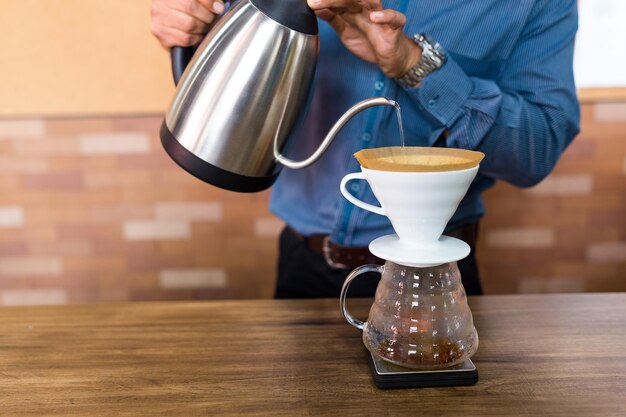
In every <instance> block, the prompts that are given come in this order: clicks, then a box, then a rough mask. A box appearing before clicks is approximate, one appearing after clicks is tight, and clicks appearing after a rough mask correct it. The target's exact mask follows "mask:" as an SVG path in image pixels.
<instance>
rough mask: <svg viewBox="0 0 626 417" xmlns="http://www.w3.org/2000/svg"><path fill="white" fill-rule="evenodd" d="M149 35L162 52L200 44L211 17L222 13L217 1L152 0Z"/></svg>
mask: <svg viewBox="0 0 626 417" xmlns="http://www.w3.org/2000/svg"><path fill="white" fill-rule="evenodd" d="M150 11H151V14H152V25H151V30H152V34H153V35H154V36H156V38H157V39H158V40H159V42H160V43H161V45H162V46H163V47H164V48H165V49H170V48H172V47H174V46H192V45H196V44H198V43H200V41H201V40H202V38H203V37H204V35H205V34H206V33H207V31H208V29H209V25H210V24H211V22H213V20H215V16H216V15H218V14H220V13H222V12H223V11H224V3H223V2H222V1H221V0H152V8H151V10H150Z"/></svg>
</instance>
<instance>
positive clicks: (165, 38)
mask: <svg viewBox="0 0 626 417" xmlns="http://www.w3.org/2000/svg"><path fill="white" fill-rule="evenodd" d="M152 34H153V35H154V36H155V37H156V38H157V39H158V40H159V43H160V44H161V46H163V48H165V49H167V50H169V49H171V48H173V47H175V46H193V45H197V44H199V43H200V41H201V40H202V38H203V37H202V35H195V34H192V33H187V32H183V31H181V30H178V29H175V28H171V27H167V26H161V25H153V26H152Z"/></svg>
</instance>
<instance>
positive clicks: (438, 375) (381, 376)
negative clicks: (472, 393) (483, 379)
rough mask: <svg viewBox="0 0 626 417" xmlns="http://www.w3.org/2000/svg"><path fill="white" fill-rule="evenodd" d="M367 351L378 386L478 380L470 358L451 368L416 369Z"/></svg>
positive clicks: (453, 384)
mask: <svg viewBox="0 0 626 417" xmlns="http://www.w3.org/2000/svg"><path fill="white" fill-rule="evenodd" d="M366 352H367V361H368V362H369V365H370V369H371V371H372V377H373V379H374V385H376V386H377V387H378V388H383V389H385V388H425V387H456V386H464V385H474V384H475V383H477V382H478V370H477V369H476V366H475V365H474V363H473V362H472V361H471V360H470V359H468V360H466V361H465V362H463V363H462V364H460V365H456V366H453V367H451V368H446V369H435V370H416V369H410V368H402V367H400V366H397V365H394V364H392V363H389V362H385V361H383V360H382V359H379V358H378V357H375V356H374V355H373V354H372V353H371V352H369V351H367V350H366Z"/></svg>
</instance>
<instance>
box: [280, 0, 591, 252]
mask: <svg viewBox="0 0 626 417" xmlns="http://www.w3.org/2000/svg"><path fill="white" fill-rule="evenodd" d="M383 3H384V6H385V7H386V8H393V9H396V10H398V11H401V12H403V13H404V14H405V15H406V17H407V24H406V27H405V32H406V33H407V34H408V35H410V36H412V34H415V33H425V34H427V35H429V36H430V37H431V38H433V39H434V40H436V41H437V42H439V43H440V44H441V45H442V46H443V48H444V50H445V52H446V55H447V58H448V59H447V62H446V64H445V65H444V66H443V67H442V68H440V69H438V70H436V71H434V72H432V73H431V74H430V75H428V76H427V77H426V78H425V79H424V80H423V81H422V82H421V84H420V86H419V88H416V89H404V88H402V87H401V86H400V85H399V84H397V83H396V82H395V81H394V80H393V79H389V78H387V77H385V76H384V75H383V74H382V73H381V71H380V69H379V68H378V67H377V66H376V65H373V64H370V63H367V62H365V61H363V60H361V59H359V58H357V57H356V56H354V55H352V54H351V53H350V52H349V51H348V50H347V49H346V48H345V47H344V46H343V45H342V43H341V42H340V41H339V39H338V37H337V35H336V33H335V32H334V31H333V29H332V28H330V26H328V25H327V24H326V23H324V22H320V37H321V39H320V55H319V59H318V67H317V73H316V79H315V84H314V86H313V90H312V97H311V102H310V105H309V108H308V111H307V113H306V118H305V120H304V122H303V124H302V126H301V127H300V128H299V129H298V130H297V131H295V132H294V135H295V137H293V138H292V140H291V142H292V143H293V145H292V146H291V147H290V149H289V150H288V152H287V154H288V156H289V157H291V158H294V159H298V158H300V159H304V158H305V157H307V156H309V155H310V154H312V153H313V151H314V150H315V149H316V147H317V146H318V145H319V144H320V142H321V140H322V139H323V138H324V136H325V135H326V133H327V132H328V130H329V129H330V127H331V126H332V125H333V124H334V123H335V121H336V120H337V119H338V118H339V117H340V116H341V115H342V114H343V113H344V112H345V111H346V110H347V109H348V108H349V107H351V106H352V105H353V104H355V103H356V102H358V101H360V100H363V99H365V98H368V97H372V96H379V95H383V96H386V97H389V98H391V99H393V100H396V101H398V102H399V103H400V105H401V107H402V117H403V125H404V131H405V143H406V145H412V146H447V147H455V148H464V149H473V150H478V151H481V152H483V153H484V154H485V159H484V160H483V162H482V163H481V165H480V171H479V174H478V175H477V177H476V179H475V180H474V182H473V184H472V185H471V187H470V189H469V191H468V192H467V195H466V196H465V198H464V199H463V201H462V202H461V204H460V205H459V208H458V210H457V211H456V213H455V215H454V216H453V218H452V220H451V221H450V223H449V225H448V229H451V228H454V227H457V226H460V225H463V224H466V223H469V222H473V221H476V220H478V219H479V218H480V217H481V216H482V215H483V214H484V211H485V210H484V207H483V202H482V199H481V193H482V192H483V191H484V190H486V189H487V188H489V187H491V186H492V185H493V184H494V182H495V180H497V179H501V180H505V181H508V182H510V183H512V184H515V185H518V186H531V185H533V184H536V183H537V182H539V181H541V179H543V178H544V177H545V176H546V175H547V174H548V173H549V172H550V171H551V170H552V168H553V167H554V165H555V163H556V161H557V159H558V157H559V155H560V154H561V153H562V152H563V150H564V149H565V147H566V146H567V145H568V144H569V143H570V142H571V140H572V139H573V138H574V136H575V135H576V134H577V133H578V130H579V119H580V114H579V105H578V101H577V98H576V91H575V87H574V78H573V70H572V61H573V47H574V37H575V33H576V30H577V26H578V17H577V10H576V1H575V0H558V1H556V0H516V1H512V0H446V1H433V0H395V1H394V0H390V1H384V2H383ZM399 144H400V136H399V130H398V124H397V119H396V117H395V112H394V109H393V108H392V107H373V108H370V109H368V110H365V111H363V112H362V113H360V114H358V115H357V116H355V117H354V118H353V119H352V120H351V121H350V122H349V123H348V124H347V125H346V126H345V127H344V128H343V130H342V131H341V132H340V134H339V135H338V136H337V138H336V139H335V141H334V142H333V144H332V145H331V146H330V148H329V149H328V150H327V151H326V153H325V155H324V156H323V157H322V158H321V159H320V160H319V161H317V162H316V163H315V164H313V165H312V166H310V167H308V168H305V169H301V170H291V169H288V168H285V169H283V171H282V173H281V174H280V176H279V179H278V180H277V182H276V184H275V185H274V187H273V191H272V196H271V201H270V209H271V210H272V211H273V212H274V213H275V214H276V215H278V216H279V217H280V218H282V219H283V220H284V221H285V222H286V223H287V224H289V225H290V226H291V227H292V228H294V229H295V230H297V231H298V232H300V233H302V234H303V235H311V234H317V233H322V234H330V235H331V239H332V240H333V241H335V242H337V243H340V244H344V245H355V246H366V245H368V244H369V243H370V242H371V241H372V240H373V239H374V238H376V237H379V236H382V235H385V234H389V233H393V229H392V228H391V225H390V223H389V221H388V220H387V218H386V217H383V216H379V215H377V214H374V213H370V212H368V211H365V210H362V209H360V208H358V207H355V206H353V205H352V204H351V203H349V202H348V201H347V200H345V199H344V198H343V196H342V195H341V193H340V192H339V183H340V181H341V178H342V177H343V176H344V175H346V174H347V173H349V172H355V171H359V170H360V168H359V164H358V162H357V161H356V159H354V157H353V154H354V153H355V152H356V151H358V150H360V149H363V148H373V147H382V146H398V145H399ZM350 191H351V192H352V193H353V194H354V195H355V196H357V197H358V198H360V199H363V200H365V201H368V202H371V203H376V200H375V198H374V196H373V194H372V192H371V189H370V187H369V186H368V185H367V183H365V182H360V183H359V182H352V183H351V185H350ZM407 192H410V190H407ZM424 198H428V196H424Z"/></svg>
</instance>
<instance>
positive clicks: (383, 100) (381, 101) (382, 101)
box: [274, 97, 396, 169]
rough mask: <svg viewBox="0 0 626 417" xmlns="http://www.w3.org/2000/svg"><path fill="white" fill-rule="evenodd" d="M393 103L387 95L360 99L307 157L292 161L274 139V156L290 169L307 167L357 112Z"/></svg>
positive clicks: (319, 155)
mask: <svg viewBox="0 0 626 417" xmlns="http://www.w3.org/2000/svg"><path fill="white" fill-rule="evenodd" d="M395 105H396V102H395V101H393V100H390V99H388V98H387V97H372V98H368V99H365V100H363V101H360V102H358V103H356V104H355V105H354V106H352V107H350V108H349V109H348V111H346V112H345V113H344V114H343V116H341V117H340V118H339V120H337V122H336V123H335V124H334V125H333V127H332V128H331V129H330V131H329V132H328V134H327V135H326V137H325V138H324V140H323V141H322V144H321V145H320V146H319V147H318V148H317V150H316V151H315V152H314V153H313V155H311V156H309V157H308V158H307V159H305V160H302V161H294V160H292V159H289V158H287V157H285V156H283V155H281V154H280V152H279V150H278V146H277V143H276V141H274V157H275V158H276V160H277V161H278V162H280V163H281V164H283V165H285V166H286V167H289V168H292V169H300V168H304V167H307V166H309V165H311V164H312V163H313V162H315V161H317V160H318V159H319V158H320V157H321V156H322V154H323V153H324V152H325V151H326V149H328V147H329V146H330V144H331V143H332V141H333V139H335V136H337V134H338V133H339V131H340V130H341V128H343V126H344V125H345V124H346V123H348V121H349V120H350V119H352V118H353V117H354V116H355V115H356V114H357V113H360V112H361V111H363V110H365V109H368V108H370V107H374V106H392V107H395Z"/></svg>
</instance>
